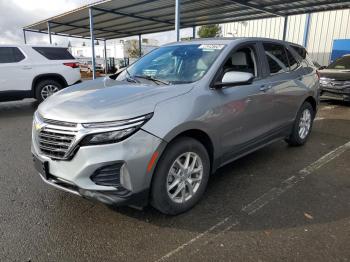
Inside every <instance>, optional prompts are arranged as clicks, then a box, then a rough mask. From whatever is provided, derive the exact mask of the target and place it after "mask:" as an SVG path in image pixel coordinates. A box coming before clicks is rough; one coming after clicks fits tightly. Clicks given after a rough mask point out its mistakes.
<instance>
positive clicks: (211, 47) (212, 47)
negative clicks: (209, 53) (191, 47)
mask: <svg viewBox="0 0 350 262" xmlns="http://www.w3.org/2000/svg"><path fill="white" fill-rule="evenodd" d="M198 48H199V49H211V50H221V49H223V48H224V45H200V46H199V47H198Z"/></svg>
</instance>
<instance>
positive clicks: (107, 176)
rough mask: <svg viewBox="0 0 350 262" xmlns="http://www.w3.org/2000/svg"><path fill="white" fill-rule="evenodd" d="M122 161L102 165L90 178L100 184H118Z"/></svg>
mask: <svg viewBox="0 0 350 262" xmlns="http://www.w3.org/2000/svg"><path fill="white" fill-rule="evenodd" d="M122 165H123V163H116V164H113V165H109V166H104V167H102V168H99V169H97V170H96V171H95V173H94V174H93V175H92V176H91V180H92V181H93V182H94V183H95V184H96V185H100V186H115V187H117V186H120V169H121V167H122Z"/></svg>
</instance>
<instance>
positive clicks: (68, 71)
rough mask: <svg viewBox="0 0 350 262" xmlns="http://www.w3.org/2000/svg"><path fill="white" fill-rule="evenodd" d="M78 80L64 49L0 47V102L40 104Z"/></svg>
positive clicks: (75, 65)
mask: <svg viewBox="0 0 350 262" xmlns="http://www.w3.org/2000/svg"><path fill="white" fill-rule="evenodd" d="M80 80H81V77H80V70H79V64H78V61H77V60H76V59H75V58H74V57H73V56H72V55H71V54H70V53H69V51H68V49H67V48H64V47H52V46H29V45H0V101H11V100H20V99H24V98H36V99H37V100H38V101H39V102H41V101H43V100H45V99H46V98H47V97H49V96H50V95H52V94H53V93H55V92H57V91H59V90H60V89H62V88H65V87H67V86H70V85H73V84H75V83H78V82H80Z"/></svg>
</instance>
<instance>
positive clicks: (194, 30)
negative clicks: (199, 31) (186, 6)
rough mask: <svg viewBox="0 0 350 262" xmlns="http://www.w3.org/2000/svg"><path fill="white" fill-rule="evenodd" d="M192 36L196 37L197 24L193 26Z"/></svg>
mask: <svg viewBox="0 0 350 262" xmlns="http://www.w3.org/2000/svg"><path fill="white" fill-rule="evenodd" d="M192 38H193V39H195V38H196V26H193V27H192Z"/></svg>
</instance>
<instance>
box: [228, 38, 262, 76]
mask: <svg viewBox="0 0 350 262" xmlns="http://www.w3.org/2000/svg"><path fill="white" fill-rule="evenodd" d="M222 71H223V74H224V73H226V72H228V71H236V72H247V73H251V74H253V75H254V76H255V77H258V67H257V55H256V49H255V46H254V45H247V46H244V47H241V48H239V49H238V50H236V51H235V52H233V53H231V54H230V56H229V57H228V58H227V60H226V62H225V64H224V66H223V70H222Z"/></svg>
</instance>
